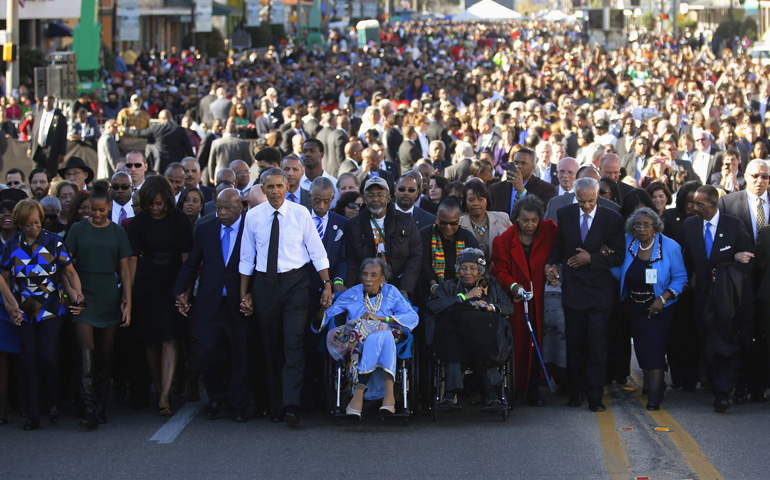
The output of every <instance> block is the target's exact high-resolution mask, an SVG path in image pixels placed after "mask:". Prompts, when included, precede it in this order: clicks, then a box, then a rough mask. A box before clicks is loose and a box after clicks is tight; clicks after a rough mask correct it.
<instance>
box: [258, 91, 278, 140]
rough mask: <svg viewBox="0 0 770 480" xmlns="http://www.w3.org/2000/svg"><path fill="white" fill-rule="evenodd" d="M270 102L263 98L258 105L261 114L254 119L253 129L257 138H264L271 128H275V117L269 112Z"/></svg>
mask: <svg viewBox="0 0 770 480" xmlns="http://www.w3.org/2000/svg"><path fill="white" fill-rule="evenodd" d="M270 110H271V108H270V102H268V101H266V100H263V101H262V102H261V103H260V105H259V111H260V112H262V115H260V116H259V117H257V119H256V120H254V130H255V131H256V133H257V138H265V136H266V135H267V134H268V132H270V131H271V130H275V119H274V118H273V117H272V116H271V114H270Z"/></svg>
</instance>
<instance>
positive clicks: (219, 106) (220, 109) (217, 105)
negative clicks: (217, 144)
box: [209, 87, 233, 122]
mask: <svg viewBox="0 0 770 480" xmlns="http://www.w3.org/2000/svg"><path fill="white" fill-rule="evenodd" d="M232 107H233V102H231V101H230V100H228V99H227V90H225V88H224V87H219V88H217V99H216V100H214V101H213V102H211V105H209V114H210V115H211V120H213V119H215V118H218V119H220V120H222V121H223V122H226V121H227V119H228V118H229V117H230V109H231V108H232Z"/></svg>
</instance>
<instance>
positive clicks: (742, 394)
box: [733, 388, 749, 405]
mask: <svg viewBox="0 0 770 480" xmlns="http://www.w3.org/2000/svg"><path fill="white" fill-rule="evenodd" d="M748 401H749V391H748V390H746V389H745V388H740V389H737V390H736V391H735V393H733V403H734V404H736V405H741V404H743V403H746V402H748Z"/></svg>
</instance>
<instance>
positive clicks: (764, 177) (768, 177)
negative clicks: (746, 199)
mask: <svg viewBox="0 0 770 480" xmlns="http://www.w3.org/2000/svg"><path fill="white" fill-rule="evenodd" d="M749 176H750V177H751V178H753V179H754V180H756V179H758V178H762V180H770V173H750V174H749Z"/></svg>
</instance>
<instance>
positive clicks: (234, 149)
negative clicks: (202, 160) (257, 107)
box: [209, 117, 252, 183]
mask: <svg viewBox="0 0 770 480" xmlns="http://www.w3.org/2000/svg"><path fill="white" fill-rule="evenodd" d="M235 134H236V126H235V118H234V117H230V118H228V119H227V123H226V124H225V129H224V130H223V132H222V138H219V139H217V140H214V143H212V144H211V156H210V157H209V174H210V175H211V178H212V183H213V179H214V177H215V176H216V173H217V172H219V171H220V170H222V169H223V168H229V167H230V163H231V162H233V161H235V160H243V161H244V162H246V164H247V165H250V164H251V163H252V161H251V154H250V153H249V142H247V141H246V140H241V139H240V138H238V137H237V136H236V135H235Z"/></svg>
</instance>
